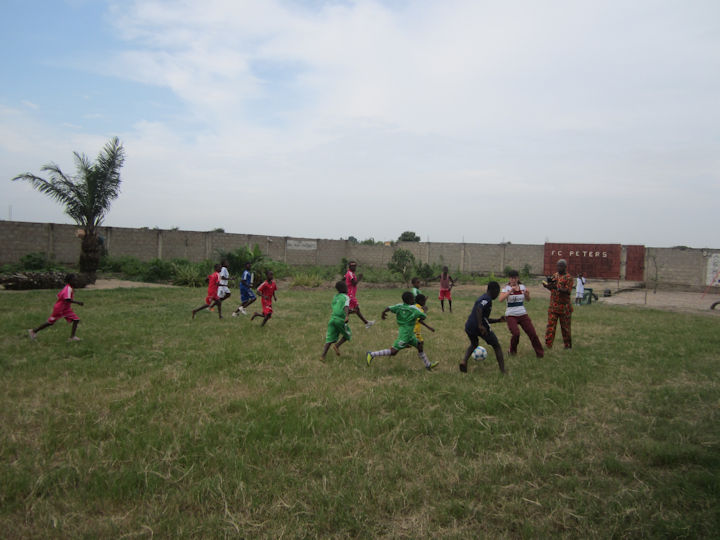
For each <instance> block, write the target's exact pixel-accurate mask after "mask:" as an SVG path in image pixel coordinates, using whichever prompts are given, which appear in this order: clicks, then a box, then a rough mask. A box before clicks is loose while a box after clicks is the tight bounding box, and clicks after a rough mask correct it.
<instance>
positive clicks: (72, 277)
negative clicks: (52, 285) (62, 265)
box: [65, 272, 75, 283]
mask: <svg viewBox="0 0 720 540" xmlns="http://www.w3.org/2000/svg"><path fill="white" fill-rule="evenodd" d="M71 281H75V274H73V273H72V272H71V273H70V274H65V283H70V282H71Z"/></svg>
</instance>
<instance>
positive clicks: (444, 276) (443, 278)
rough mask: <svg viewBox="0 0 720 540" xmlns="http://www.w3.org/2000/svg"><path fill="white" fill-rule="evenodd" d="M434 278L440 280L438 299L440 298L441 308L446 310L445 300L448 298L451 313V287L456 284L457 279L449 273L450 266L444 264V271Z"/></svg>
mask: <svg viewBox="0 0 720 540" xmlns="http://www.w3.org/2000/svg"><path fill="white" fill-rule="evenodd" d="M433 279H439V280H440V294H439V296H438V299H439V300H440V309H441V310H442V311H443V312H444V311H445V300H447V301H448V307H449V309H450V313H452V295H451V294H450V289H452V288H453V286H454V285H455V280H454V279H453V278H452V276H451V275H450V274H449V273H448V267H447V266H443V269H442V273H441V274H440V275H439V276H436V277H434V278H433Z"/></svg>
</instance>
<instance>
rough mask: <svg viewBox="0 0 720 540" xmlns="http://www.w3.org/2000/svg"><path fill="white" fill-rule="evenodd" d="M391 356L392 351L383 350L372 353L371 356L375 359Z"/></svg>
mask: <svg viewBox="0 0 720 540" xmlns="http://www.w3.org/2000/svg"><path fill="white" fill-rule="evenodd" d="M391 354H392V351H391V350H390V349H383V350H381V351H375V352H371V353H370V356H372V357H373V358H375V357H376V356H390V355H391Z"/></svg>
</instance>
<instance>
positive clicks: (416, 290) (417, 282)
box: [410, 277, 422, 297]
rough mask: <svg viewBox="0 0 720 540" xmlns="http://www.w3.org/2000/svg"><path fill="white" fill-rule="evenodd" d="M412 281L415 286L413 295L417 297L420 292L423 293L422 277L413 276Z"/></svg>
mask: <svg viewBox="0 0 720 540" xmlns="http://www.w3.org/2000/svg"><path fill="white" fill-rule="evenodd" d="M410 283H412V286H413V289H412V293H413V296H415V297H416V296H417V295H418V294H422V291H421V290H420V278H419V277H414V278H412V279H411V280H410Z"/></svg>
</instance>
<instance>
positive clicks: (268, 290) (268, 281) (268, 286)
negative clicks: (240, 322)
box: [250, 270, 277, 326]
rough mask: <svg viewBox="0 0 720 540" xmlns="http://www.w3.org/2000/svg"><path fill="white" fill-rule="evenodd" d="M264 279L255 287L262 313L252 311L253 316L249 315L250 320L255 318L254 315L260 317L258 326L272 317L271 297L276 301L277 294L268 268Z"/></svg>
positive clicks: (263, 324)
mask: <svg viewBox="0 0 720 540" xmlns="http://www.w3.org/2000/svg"><path fill="white" fill-rule="evenodd" d="M265 276H266V277H265V281H263V282H262V283H261V284H260V286H259V287H258V288H257V291H258V292H259V293H260V303H261V304H262V313H258V312H257V311H256V312H255V313H253V316H252V317H250V320H251V321H253V320H255V317H262V318H263V322H262V324H261V325H260V326H265V323H266V322H268V319H269V318H270V317H272V314H273V308H272V303H273V299H274V300H275V301H276V302H277V295H276V294H275V291H277V284H276V283H275V282H274V281H273V273H272V271H270V270H268V271H267V273H266V274H265Z"/></svg>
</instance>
